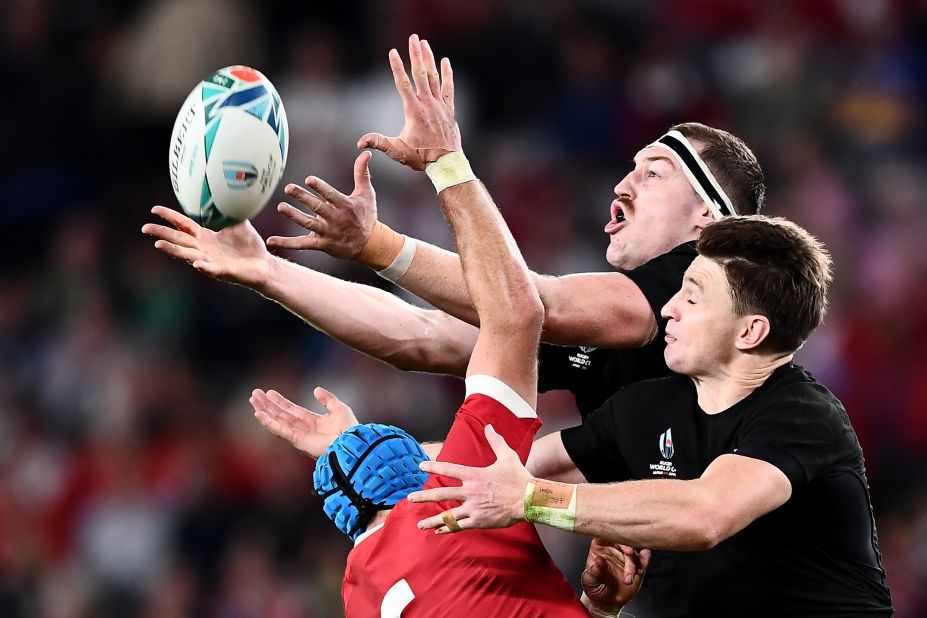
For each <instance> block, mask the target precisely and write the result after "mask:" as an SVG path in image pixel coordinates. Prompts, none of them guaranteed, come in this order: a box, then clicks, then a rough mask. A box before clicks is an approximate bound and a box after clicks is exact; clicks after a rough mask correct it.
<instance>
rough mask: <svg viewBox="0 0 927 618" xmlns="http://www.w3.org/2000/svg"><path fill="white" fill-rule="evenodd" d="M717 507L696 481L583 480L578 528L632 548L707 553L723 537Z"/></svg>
mask: <svg viewBox="0 0 927 618" xmlns="http://www.w3.org/2000/svg"><path fill="white" fill-rule="evenodd" d="M712 506H713V505H712V503H711V500H709V499H708V497H707V495H706V492H705V491H704V490H703V489H702V488H700V487H699V485H698V483H697V482H695V481H680V480H662V479H661V480H645V481H628V482H625V483H618V484H612V485H598V484H595V485H594V484H582V485H578V486H577V492H576V524H575V527H574V532H577V533H579V534H586V535H589V536H595V537H600V538H604V539H607V540H610V541H616V542H618V543H623V544H625V545H630V546H632V547H648V548H651V549H665V550H676V551H702V550H706V549H710V548H711V547H712V546H713V545H714V544H715V543H716V542H717V541H718V539H717V538H716V533H715V530H716V526H715V522H714V518H713V515H712Z"/></svg>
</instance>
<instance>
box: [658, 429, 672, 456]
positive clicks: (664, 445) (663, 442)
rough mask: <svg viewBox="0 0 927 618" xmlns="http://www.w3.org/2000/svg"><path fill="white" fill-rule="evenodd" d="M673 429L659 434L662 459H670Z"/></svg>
mask: <svg viewBox="0 0 927 618" xmlns="http://www.w3.org/2000/svg"><path fill="white" fill-rule="evenodd" d="M674 452H675V451H674V450H673V428H672V427H670V428H669V429H667V430H666V431H664V432H663V433H661V434H660V454H661V455H663V459H672V458H673V453H674Z"/></svg>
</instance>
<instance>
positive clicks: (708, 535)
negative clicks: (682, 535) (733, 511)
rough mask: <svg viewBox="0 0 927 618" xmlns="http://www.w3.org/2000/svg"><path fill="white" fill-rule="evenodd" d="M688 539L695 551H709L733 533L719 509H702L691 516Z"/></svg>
mask: <svg viewBox="0 0 927 618" xmlns="http://www.w3.org/2000/svg"><path fill="white" fill-rule="evenodd" d="M687 527H688V530H687V533H686V537H687V538H688V539H690V547H689V548H688V549H690V550H693V551H708V550H710V549H714V548H715V547H716V546H717V545H718V544H719V543H721V542H722V541H724V540H726V539H727V538H729V537H730V536H731V535H732V534H733V531H732V529H731V526H730V525H729V524H728V522H727V521H726V519H725V516H724V514H723V513H721V512H719V510H718V509H717V508H707V509H702V510H700V511H699V512H698V513H696V514H692V515H690V516H689V522H688V526H687Z"/></svg>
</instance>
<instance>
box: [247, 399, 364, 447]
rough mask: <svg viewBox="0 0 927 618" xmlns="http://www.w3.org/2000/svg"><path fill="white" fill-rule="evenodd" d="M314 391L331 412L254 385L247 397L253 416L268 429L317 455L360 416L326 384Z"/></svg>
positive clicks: (320, 401) (319, 400)
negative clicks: (311, 408)
mask: <svg viewBox="0 0 927 618" xmlns="http://www.w3.org/2000/svg"><path fill="white" fill-rule="evenodd" d="M312 394H313V395H314V396H315V398H316V400H318V402H319V403H321V404H322V405H323V406H325V408H326V409H327V410H328V414H317V413H315V412H313V411H312V410H307V409H306V408H304V407H302V406H298V405H296V404H295V403H293V402H292V401H290V400H289V399H287V398H286V397H284V396H283V395H281V394H280V393H278V392H277V391H273V390H271V391H266V392H265V391H263V390H261V389H254V390H253V391H252V392H251V398H250V399H249V400H248V401H249V402H250V403H251V407H252V408H254V417H255V418H256V419H257V420H258V421H259V422H260V423H261V425H263V426H264V427H265V428H266V429H267V430H268V431H270V432H271V433H272V434H274V435H275V436H279V437H281V438H283V439H284V440H286V441H287V442H289V443H290V444H292V445H293V446H295V447H296V448H298V449H299V450H301V451H303V452H304V453H307V454H308V455H310V456H311V457H314V458H316V459H318V458H319V457H321V456H322V454H323V453H324V452H325V449H327V448H328V447H329V445H330V444H331V443H332V442H334V441H335V438H337V437H338V436H339V435H340V434H341V433H343V432H344V431H345V430H346V429H348V428H349V427H351V426H353V425H357V417H356V416H354V412H353V411H352V410H351V408H349V407H348V406H347V404H345V403H344V402H342V401H341V400H340V399H338V398H337V397H335V395H333V394H332V393H330V392H328V391H327V390H325V389H324V388H321V387H317V388H316V389H315V390H314V391H312Z"/></svg>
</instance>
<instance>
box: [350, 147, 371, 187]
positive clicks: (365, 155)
mask: <svg viewBox="0 0 927 618" xmlns="http://www.w3.org/2000/svg"><path fill="white" fill-rule="evenodd" d="M372 156H373V154H372V153H371V152H370V151H369V150H365V151H364V152H362V153H360V154H359V155H357V159H355V160H354V195H373V194H374V190H373V183H372V182H371V181H370V157H372Z"/></svg>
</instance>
